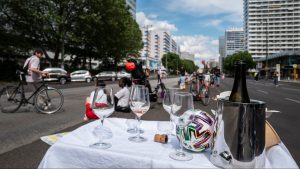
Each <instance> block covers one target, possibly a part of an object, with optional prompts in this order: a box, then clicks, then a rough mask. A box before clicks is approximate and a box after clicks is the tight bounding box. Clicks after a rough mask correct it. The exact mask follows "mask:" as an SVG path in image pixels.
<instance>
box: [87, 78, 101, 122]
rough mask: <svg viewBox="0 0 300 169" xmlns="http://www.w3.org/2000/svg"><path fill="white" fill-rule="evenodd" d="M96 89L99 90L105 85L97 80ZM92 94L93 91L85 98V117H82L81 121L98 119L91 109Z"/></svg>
mask: <svg viewBox="0 0 300 169" xmlns="http://www.w3.org/2000/svg"><path fill="white" fill-rule="evenodd" d="M96 87H100V88H104V87H105V83H104V82H103V81H101V80H99V81H98V80H97V81H96ZM94 92H95V91H92V92H91V94H90V97H87V98H86V101H85V115H84V118H83V120H84V121H88V120H92V119H99V118H98V116H97V115H95V113H94V112H93V109H92V106H91V105H92V101H93V100H92V99H91V98H93V96H94Z"/></svg>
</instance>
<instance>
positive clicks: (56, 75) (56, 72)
mask: <svg viewBox="0 0 300 169" xmlns="http://www.w3.org/2000/svg"><path fill="white" fill-rule="evenodd" d="M43 71H45V72H48V77H46V78H45V79H44V80H45V81H47V82H59V83H60V84H66V83H67V81H70V76H69V75H68V72H67V71H65V70H64V69H62V68H46V69H44V70H43Z"/></svg>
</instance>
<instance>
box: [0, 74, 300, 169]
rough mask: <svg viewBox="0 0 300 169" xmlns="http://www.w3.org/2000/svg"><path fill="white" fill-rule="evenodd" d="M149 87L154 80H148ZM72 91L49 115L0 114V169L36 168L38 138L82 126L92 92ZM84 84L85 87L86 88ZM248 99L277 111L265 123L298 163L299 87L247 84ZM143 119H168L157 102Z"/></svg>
mask: <svg viewBox="0 0 300 169" xmlns="http://www.w3.org/2000/svg"><path fill="white" fill-rule="evenodd" d="M177 80H178V79H177V78H173V79H168V80H164V82H165V84H166V85H167V86H168V87H174V86H175V85H176V84H177ZM151 83H152V87H153V88H154V85H155V84H156V81H154V80H153V81H151ZM232 83H233V79H231V78H226V79H225V80H224V81H222V83H221V86H220V87H219V88H217V87H215V88H212V90H211V91H212V92H211V95H212V96H215V95H216V94H218V93H220V92H222V91H227V90H231V87H232ZM76 85H78V87H77V86H73V88H65V89H61V90H62V92H63V94H64V97H65V103H64V106H63V109H62V110H61V111H60V112H58V113H56V114H52V115H45V114H39V113H36V112H35V111H34V108H32V107H25V108H22V110H19V111H18V112H17V113H13V114H4V113H0V130H1V133H0V140H1V143H0V145H1V146H0V164H1V165H0V167H1V168H36V167H37V166H38V164H39V162H40V161H41V159H42V157H43V156H44V154H45V153H46V151H47V149H48V148H49V146H48V145H47V144H45V143H43V142H42V141H40V140H39V138H40V137H41V136H45V135H49V134H53V133H58V132H61V131H72V130H74V129H76V128H77V127H79V126H81V125H84V124H85V123H86V122H83V121H82V119H83V112H84V102H85V98H86V97H87V96H88V95H89V94H90V92H91V91H92V90H93V89H94V87H93V86H92V85H91V84H81V85H80V84H76ZM86 85H87V86H86ZM247 85H248V91H249V95H250V97H251V99H256V100H261V101H264V102H266V103H267V107H268V108H269V109H273V110H279V111H280V112H281V113H279V114H275V115H272V116H271V117H270V118H269V119H268V121H269V122H270V123H271V124H272V125H273V127H274V128H275V130H276V131H277V132H278V134H279V136H280V137H281V139H282V140H283V142H284V144H285V145H286V146H287V148H288V149H289V151H290V152H291V154H292V156H293V157H294V159H295V161H296V162H297V163H298V165H299V161H300V151H299V150H300V144H299V141H300V134H299V132H298V128H299V127H300V123H299V120H298V119H299V118H300V117H299V116H300V115H299V110H300V97H299V94H300V84H293V83H280V86H279V87H275V86H274V85H273V84H272V82H271V81H264V80H260V81H258V82H255V81H253V80H248V81H247ZM108 86H110V87H112V88H113V89H114V90H115V91H117V90H118V89H119V88H118V86H117V84H116V83H114V84H109V85H108ZM195 107H196V108H197V109H202V110H205V111H207V112H210V110H211V109H216V102H215V101H212V102H211V104H210V105H209V106H203V105H202V104H201V103H200V102H195ZM111 117H120V118H134V114H133V113H128V114H124V113H118V112H116V113H114V114H112V116H111ZM142 119H143V120H169V116H168V114H167V113H166V112H165V111H164V110H163V108H162V106H161V104H160V103H153V104H152V105H151V109H150V110H149V111H148V112H147V113H146V114H145V115H144V116H143V117H142Z"/></svg>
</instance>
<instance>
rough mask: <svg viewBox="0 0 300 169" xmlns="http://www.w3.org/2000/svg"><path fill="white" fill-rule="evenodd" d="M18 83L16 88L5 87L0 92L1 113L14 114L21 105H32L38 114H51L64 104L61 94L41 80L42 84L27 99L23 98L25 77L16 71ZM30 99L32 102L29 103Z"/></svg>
mask: <svg viewBox="0 0 300 169" xmlns="http://www.w3.org/2000/svg"><path fill="white" fill-rule="evenodd" d="M17 75H18V76H19V78H20V82H19V83H18V85H17V86H6V87H4V88H3V89H2V90H1V92H0V108H1V111H2V112H3V113H14V112H16V111H17V110H18V109H19V108H20V107H21V106H22V105H23V106H25V105H27V104H31V105H34V107H35V109H36V110H37V111H38V112H41V113H45V114H53V113H55V112H57V111H59V110H60V109H61V107H62V105H63V103H64V97H63V94H62V93H61V92H60V91H59V90H58V89H55V88H53V87H49V86H48V85H47V84H46V83H45V82H44V79H42V84H41V86H40V87H38V89H36V90H35V91H34V92H33V93H32V95H31V96H30V97H28V98H26V97H25V91H24V85H26V82H25V75H24V73H23V72H21V71H17ZM31 99H32V102H31V101H30V100H31Z"/></svg>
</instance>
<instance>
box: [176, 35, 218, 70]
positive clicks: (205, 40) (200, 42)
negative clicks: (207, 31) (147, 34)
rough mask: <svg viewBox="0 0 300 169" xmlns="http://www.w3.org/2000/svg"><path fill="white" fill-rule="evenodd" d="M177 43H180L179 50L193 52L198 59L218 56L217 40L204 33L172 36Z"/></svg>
mask: <svg viewBox="0 0 300 169" xmlns="http://www.w3.org/2000/svg"><path fill="white" fill-rule="evenodd" d="M173 38H174V39H175V41H176V42H177V44H179V45H180V50H181V51H183V52H189V53H192V54H195V57H196V58H197V62H196V64H197V65H200V64H201V63H200V62H199V63H198V60H200V61H202V60H210V59H217V58H218V40H216V39H213V38H211V37H208V36H204V35H195V36H174V37H173Z"/></svg>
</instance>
